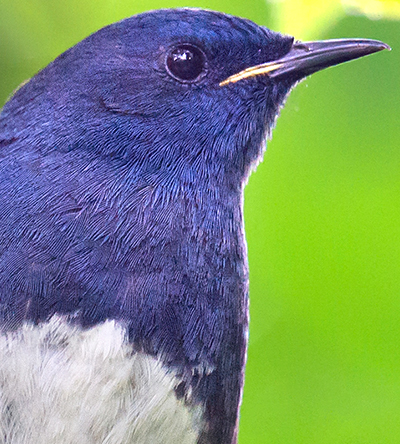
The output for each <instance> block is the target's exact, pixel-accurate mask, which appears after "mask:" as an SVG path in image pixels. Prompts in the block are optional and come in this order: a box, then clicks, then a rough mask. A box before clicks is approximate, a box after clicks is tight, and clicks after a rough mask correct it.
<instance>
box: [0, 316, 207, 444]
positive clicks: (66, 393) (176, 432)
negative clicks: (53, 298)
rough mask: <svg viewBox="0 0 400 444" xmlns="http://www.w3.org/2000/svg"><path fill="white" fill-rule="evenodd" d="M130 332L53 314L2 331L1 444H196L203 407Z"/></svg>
mask: <svg viewBox="0 0 400 444" xmlns="http://www.w3.org/2000/svg"><path fill="white" fill-rule="evenodd" d="M178 383H179V380H178V379H177V378H176V377H175V376H174V375H173V374H171V373H170V372H168V371H167V370H166V369H165V368H164V367H163V366H162V365H161V363H160V362H159V361H158V360H157V359H155V358H153V357H150V356H148V355H144V354H140V353H132V349H131V346H130V345H129V343H128V341H127V339H126V335H125V330H124V328H123V327H121V326H120V325H118V324H117V323H116V322H114V321H107V322H105V323H103V324H100V325H98V326H96V327H93V328H91V329H88V330H82V329H81V328H80V327H78V326H71V325H68V324H67V322H65V321H64V320H63V319H62V318H59V317H55V318H53V319H52V320H51V321H50V322H48V323H46V324H42V325H40V326H32V325H26V326H24V327H23V328H21V329H20V330H18V331H17V332H13V333H6V334H5V333H4V334H2V335H1V336H0V443H1V444H128V443H129V444H177V443H179V444H194V443H196V441H197V438H198V434H199V429H200V427H201V422H202V421H201V417H202V411H201V409H200V408H196V409H195V408H189V407H188V406H187V405H185V404H184V402H183V401H182V400H178V399H177V398H176V396H175V394H174V387H175V386H176V385H177V384H178Z"/></svg>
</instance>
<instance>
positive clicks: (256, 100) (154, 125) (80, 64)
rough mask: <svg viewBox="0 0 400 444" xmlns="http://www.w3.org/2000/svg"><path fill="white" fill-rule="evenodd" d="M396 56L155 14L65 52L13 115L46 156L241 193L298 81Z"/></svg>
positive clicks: (227, 19)
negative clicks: (107, 163) (104, 162)
mask: <svg viewBox="0 0 400 444" xmlns="http://www.w3.org/2000/svg"><path fill="white" fill-rule="evenodd" d="M386 47H387V46H386V45H385V44H383V43H381V42H377V41H371V40H338V41H325V42H310V43H301V42H297V41H295V40H294V39H293V38H292V37H289V36H284V35H281V34H279V33H276V32H272V31H270V30H268V29H267V28H264V27H261V26H258V25H256V24H254V23H252V22H250V21H248V20H245V19H240V18H237V17H232V16H228V15H225V14H221V13H217V12H213V11H204V10H196V9H176V10H160V11H152V12H149V13H144V14H141V15H138V16H134V17H131V18H128V19H125V20H122V21H120V22H118V23H115V24H113V25H110V26H108V27H105V28H103V29H101V30H100V31H98V32H96V33H95V34H93V35H91V36H89V37H88V38H86V39H85V40H84V41H82V42H80V43H79V44H78V45H76V46H74V47H73V48H71V49H70V50H68V51H67V52H65V53H64V54H62V55H61V56H60V57H58V58H57V59H56V60H55V61H54V62H53V63H52V64H50V65H49V66H48V67H47V68H45V69H44V70H43V71H42V72H41V73H39V75H37V76H36V77H34V79H33V80H32V81H31V82H29V83H28V84H27V85H25V86H24V87H22V88H21V89H20V90H19V91H18V92H17V94H16V96H15V97H14V99H13V100H12V101H11V102H10V103H9V104H8V105H6V107H5V112H8V111H9V112H12V109H14V112H15V110H19V114H20V115H22V116H21V118H20V121H21V128H23V130H24V131H27V132H29V135H30V137H32V133H35V134H36V139H37V140H38V142H40V140H41V139H44V141H45V143H43V144H40V143H38V146H40V145H43V146H45V148H44V149H45V150H49V149H50V150H53V149H56V148H57V149H58V152H59V151H60V147H62V148H61V150H68V151H71V150H74V149H79V150H85V151H87V152H88V155H89V156H90V155H93V156H98V155H99V154H101V155H104V156H105V157H106V158H108V159H115V158H118V159H122V160H123V161H124V162H127V163H128V164H129V165H130V166H131V168H132V169H133V170H135V171H140V172H141V173H142V174H149V175H153V181H155V182H157V181H158V182H162V181H163V180H168V181H174V182H175V183H178V182H179V181H180V180H181V179H182V178H184V179H183V180H184V181H185V182H188V181H189V182H190V181H191V180H192V178H193V177H196V178H199V179H206V178H208V180H210V178H212V177H218V180H219V181H223V178H228V179H229V182H230V183H232V184H234V183H239V184H241V183H243V181H244V180H245V179H246V178H247V176H248V173H249V171H250V169H251V167H252V166H253V165H254V164H256V163H257V162H258V161H259V160H260V157H261V155H262V152H263V149H264V141H265V138H266V135H268V134H269V132H270V130H271V128H272V127H273V124H274V122H275V119H276V116H277V115H278V112H279V108H280V107H281V106H282V105H283V102H284V100H285V97H286V95H287V94H288V92H289V91H290V89H291V88H292V87H293V86H294V85H295V84H296V83H297V82H298V81H299V80H301V79H302V78H304V77H305V76H307V75H308V74H311V73H312V72H315V71H318V70H320V69H322V68H325V67H328V66H331V65H334V64H337V63H340V62H343V61H346V60H350V59H352V58H356V57H360V56H363V55H366V54H369V53H372V52H375V51H379V50H381V49H384V48H386ZM28 97H29V100H27V98H28ZM32 108H34V110H33V111H32ZM153 173H155V174H153Z"/></svg>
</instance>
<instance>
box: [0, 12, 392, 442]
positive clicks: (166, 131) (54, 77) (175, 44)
mask: <svg viewBox="0 0 400 444" xmlns="http://www.w3.org/2000/svg"><path fill="white" fill-rule="evenodd" d="M383 49H389V47H388V45H386V44H385V43H382V42H380V41H377V40H368V39H338V40H325V41H312V42H301V41H297V40H295V39H294V38H293V37H291V36H287V35H282V34H279V33H277V32H274V31H271V30H269V29H267V28H265V27H263V26H259V25H257V24H255V23H253V22H251V21H249V20H247V19H243V18H239V17H235V16H231V15H227V14H224V13H220V12H214V11H210V10H202V9H191V8H179V9H165V10H155V11H150V12H145V13H142V14H138V15H135V16H133V17H130V18H127V19H124V20H122V21H119V22H117V23H114V24H111V25H109V26H106V27H104V28H102V29H100V30H99V31H97V32H95V33H94V34H92V35H90V36H89V37H87V38H86V39H84V40H83V41H81V42H80V43H78V44H77V45H75V46H74V47H72V48H70V49H68V50H67V51H66V52H64V53H63V54H61V55H60V56H59V57H58V58H56V59H55V60H54V61H53V62H52V63H50V64H49V65H48V66H47V67H45V68H44V69H43V70H41V71H40V72H39V73H38V74H36V75H35V76H34V77H33V78H32V79H31V80H29V81H28V82H26V83H25V84H24V85H23V86H21V87H20V88H19V89H18V90H17V91H16V92H15V93H14V94H13V95H12V97H11V98H10V99H9V100H8V102H7V103H6V104H5V106H4V107H3V109H2V112H1V115H0V327H1V334H0V386H1V394H0V430H1V432H0V441H1V442H2V443H5V444H17V443H18V444H38V443H45V444H49V443H52V444H73V443H77V442H79V443H81V444H89V443H91V444H93V443H96V444H100V443H101V444H103V443H104V444H128V443H129V444H169V443H182V444H235V443H237V436H238V422H239V409H240V404H241V398H242V391H243V384H244V369H245V362H246V350H247V341H248V324H249V315H248V264H247V247H246V241H245V233H244V221H243V191H244V187H245V184H246V182H247V180H248V177H249V175H250V174H251V172H252V171H253V170H255V168H256V166H257V164H258V163H259V162H260V161H261V160H262V156H263V153H264V151H265V147H266V140H267V138H269V137H270V136H271V131H272V129H273V126H274V124H275V121H276V118H277V116H278V114H279V111H280V109H281V107H282V106H283V104H284V102H285V99H286V97H287V95H288V94H289V92H290V91H291V89H292V88H293V87H294V86H295V85H296V84H297V83H298V82H300V81H301V80H303V79H304V78H305V77H307V76H308V75H310V74H312V73H314V72H317V71H319V70H321V69H324V68H327V67H330V66H333V65H336V64H339V63H342V62H346V61H349V60H352V59H355V58H358V57H362V56H365V55H368V54H371V53H374V52H377V51H381V50H383Z"/></svg>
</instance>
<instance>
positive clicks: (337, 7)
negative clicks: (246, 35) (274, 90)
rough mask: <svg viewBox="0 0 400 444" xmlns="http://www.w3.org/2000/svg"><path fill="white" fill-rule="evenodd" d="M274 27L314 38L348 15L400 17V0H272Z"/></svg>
mask: <svg viewBox="0 0 400 444" xmlns="http://www.w3.org/2000/svg"><path fill="white" fill-rule="evenodd" d="M269 3H270V5H271V7H272V17H273V20H274V26H275V27H276V29H279V30H280V31H281V32H286V33H288V34H292V35H295V36H296V37H297V38H298V39H301V40H305V39H309V38H314V37H315V36H316V35H318V34H319V33H320V32H321V30H323V29H325V30H326V29H327V28H331V27H332V26H333V25H335V24H337V22H338V21H339V20H340V19H342V18H343V17H344V16H345V15H346V14H354V15H366V16H367V17H369V18H371V19H383V18H387V19H392V20H396V19H400V0H342V1H338V0H324V1H323V2H321V1H319V0H269Z"/></svg>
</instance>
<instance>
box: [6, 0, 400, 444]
mask: <svg viewBox="0 0 400 444" xmlns="http://www.w3.org/2000/svg"><path fill="white" fill-rule="evenodd" d="M185 5H187V3H186V2H180V1H172V0H171V1H167V0H165V1H163V0H150V1H146V2H144V1H141V0H139V1H135V2H132V0H130V1H124V0H86V1H85V2H82V1H78V0H64V1H62V2H61V1H56V2H54V1H50V0H29V1H28V0H13V1H12V2H11V1H7V0H0V24H1V25H0V72H1V80H2V81H1V85H0V102H4V100H5V99H6V97H7V96H8V95H9V94H10V93H11V92H12V91H13V89H15V88H16V87H17V86H18V85H19V84H20V83H21V82H22V81H24V80H25V79H27V78H29V77H31V76H32V75H33V74H34V73H35V72H36V71H37V70H39V69H40V68H41V67H43V66H45V65H46V64H47V63H48V62H50V61H51V60H52V59H53V58H55V57H56V56H57V55H58V54H59V53H61V52H62V51H63V50H65V49H67V48H68V47H69V46H71V45H73V44H74V43H76V42H77V41H79V40H80V39H82V38H83V37H85V36H86V35H87V34H89V33H91V32H94V31H95V30H96V29H98V28H99V27H101V26H104V25H106V24H108V23H111V22H113V21H115V20H119V19H121V18H123V17H126V16H129V15H132V14H135V13H138V12H141V11H144V10H147V9H154V8H162V7H173V6H185ZM190 5H191V6H198V7H205V8H210V9H216V10H220V11H224V12H227V13H231V14H235V15H241V16H244V17H247V18H250V19H252V20H254V21H256V22H257V23H259V24H262V25H267V26H269V27H271V28H273V29H275V30H280V31H283V32H287V33H290V34H292V35H295V36H296V37H297V38H301V39H308V38H339V37H365V38H375V39H380V40H383V41H385V42H386V43H388V44H390V45H391V46H392V48H393V51H392V52H391V53H389V52H387V51H384V52H382V53H379V54H375V55H373V56H370V57H366V58H363V59H361V60H357V61H354V62H351V63H348V64H345V65H342V66H338V67H335V68H332V69H328V70H326V71H323V72H321V73H318V74H315V75H314V76H312V77H310V78H308V79H307V80H305V81H304V82H302V83H301V84H300V85H299V86H298V87H297V88H296V89H295V90H294V91H293V92H292V94H291V96H290V98H289V99H288V102H287V105H286V107H285V108H284V110H283V111H282V115H281V117H280V118H279V120H278V123H277V127H276V129H275V130H274V140H273V141H272V142H269V143H268V150H267V153H266V156H265V162H264V163H263V164H262V165H260V167H259V168H258V171H257V173H256V174H254V175H253V176H252V177H251V179H250V182H249V185H248V187H247V188H246V203H245V219H246V233H247V238H248V248H249V260H250V281H251V283H250V295H251V304H250V309H251V326H250V347H249V362H248V366H247V372H246V386H245V393H244V401H243V407H242V418H241V428H240V443H241V444H264V443H265V444H267V443H268V444H288V443H291V444H301V443H304V444H310V443H313V444H342V443H343V444H344V443H346V444H369V443H371V444H376V443H385V444H391V443H393V444H397V443H398V442H399V441H400V438H399V436H400V346H399V345H400V206H399V195H400V150H399V148H400V147H399V145H400V144H399V140H400V125H399V119H398V113H399V105H400V80H399V74H398V73H399V72H400V56H399V54H400V52H399V48H400V23H399V22H396V21H394V19H396V18H399V2H397V1H379V0H368V1H361V0H360V1H357V0H343V1H342V2H338V1H333V0H325V1H324V2H320V1H316V0H312V1H311V0H309V1H307V0H297V1H295V0H293V1H283V0H282V1H279V2H278V1H277V0H276V1H274V2H270V3H266V2H264V0H248V1H247V2H244V1H242V0H230V1H228V0H204V1H202V0H196V1H192V2H191V4H190ZM349 14H352V15H349ZM354 14H356V15H354ZM371 17H372V18H374V19H376V18H381V20H371Z"/></svg>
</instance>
